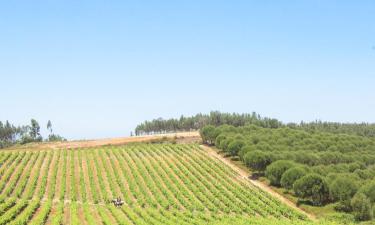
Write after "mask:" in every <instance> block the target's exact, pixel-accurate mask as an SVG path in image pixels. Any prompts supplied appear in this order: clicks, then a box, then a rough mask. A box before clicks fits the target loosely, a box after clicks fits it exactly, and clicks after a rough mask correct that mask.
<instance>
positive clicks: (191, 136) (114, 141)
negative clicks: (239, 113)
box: [5, 131, 200, 150]
mask: <svg viewBox="0 0 375 225" xmlns="http://www.w3.org/2000/svg"><path fill="white" fill-rule="evenodd" d="M163 137H167V138H173V137H176V141H177V142H181V143H184V142H192V141H199V140H200V136H199V132H197V131H194V132H180V133H167V134H156V135H145V136H133V137H119V138H105V139H97V140H80V141H64V142H45V143H31V144H27V145H22V146H14V147H11V148H9V149H5V150H12V149H25V150H26V149H27V150H33V149H65V148H73V149H74V148H87V147H98V146H104V145H123V144H128V143H133V142H147V141H152V140H157V139H160V138H163Z"/></svg>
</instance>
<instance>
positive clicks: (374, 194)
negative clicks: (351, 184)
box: [359, 180, 375, 203]
mask: <svg viewBox="0 0 375 225" xmlns="http://www.w3.org/2000/svg"><path fill="white" fill-rule="evenodd" d="M359 192H360V193H362V194H364V195H366V197H367V198H368V199H369V200H370V202H371V203H375V180H374V181H372V182H370V183H368V184H366V185H365V186H363V187H361V189H360V190H359Z"/></svg>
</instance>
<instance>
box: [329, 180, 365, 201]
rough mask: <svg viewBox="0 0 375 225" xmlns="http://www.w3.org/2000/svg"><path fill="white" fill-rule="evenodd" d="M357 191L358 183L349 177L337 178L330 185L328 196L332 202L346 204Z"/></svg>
mask: <svg viewBox="0 0 375 225" xmlns="http://www.w3.org/2000/svg"><path fill="white" fill-rule="evenodd" d="M357 191H358V183H357V181H356V180H354V179H352V178H350V177H337V178H336V179H335V180H334V181H333V182H332V183H331V185H330V195H331V198H332V199H333V200H334V201H341V202H346V201H348V200H350V199H351V198H352V197H353V196H354V195H355V193H357Z"/></svg>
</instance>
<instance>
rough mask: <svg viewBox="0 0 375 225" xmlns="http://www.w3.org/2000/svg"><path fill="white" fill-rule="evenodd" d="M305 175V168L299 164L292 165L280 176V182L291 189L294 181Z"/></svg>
mask: <svg viewBox="0 0 375 225" xmlns="http://www.w3.org/2000/svg"><path fill="white" fill-rule="evenodd" d="M305 175H306V169H305V168H303V167H301V166H296V167H292V168H290V169H288V170H287V171H285V173H284V174H283V175H282V176H281V180H280V184H281V186H282V187H284V188H286V189H289V190H290V189H293V184H294V182H296V180H298V179H299V178H301V177H303V176H305Z"/></svg>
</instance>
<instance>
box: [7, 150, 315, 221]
mask: <svg viewBox="0 0 375 225" xmlns="http://www.w3.org/2000/svg"><path fill="white" fill-rule="evenodd" d="M0 164H1V167H0V177H1V178H0V225H1V224H186V225H187V224H210V223H213V224H217V223H219V224H222V223H223V224H231V222H230V221H238V223H242V224H271V223H272V224H306V223H310V222H309V221H308V219H307V217H306V216H305V215H303V214H301V213H299V212H297V211H296V210H294V209H292V208H290V207H288V206H287V205H285V204H283V203H281V202H280V201H279V200H277V199H275V198H274V197H272V196H271V195H269V194H268V193H266V192H264V191H261V190H260V189H258V188H257V187H255V186H253V185H252V184H250V183H249V182H248V181H246V180H244V179H239V174H238V173H237V172H236V171H234V170H233V169H232V168H230V167H229V166H227V165H226V164H224V163H222V162H221V161H220V160H218V159H215V158H213V157H211V156H210V155H209V154H208V153H207V152H206V151H204V150H203V149H202V148H200V147H199V146H198V145H195V144H130V145H126V146H116V147H100V148H81V149H71V150H67V149H64V150H40V151H24V150H22V151H5V152H1V153H0ZM114 198H121V199H122V200H123V201H124V205H123V206H122V207H115V206H114V205H113V203H112V202H111V200H112V199H114Z"/></svg>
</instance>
